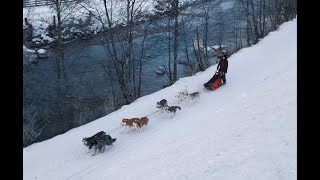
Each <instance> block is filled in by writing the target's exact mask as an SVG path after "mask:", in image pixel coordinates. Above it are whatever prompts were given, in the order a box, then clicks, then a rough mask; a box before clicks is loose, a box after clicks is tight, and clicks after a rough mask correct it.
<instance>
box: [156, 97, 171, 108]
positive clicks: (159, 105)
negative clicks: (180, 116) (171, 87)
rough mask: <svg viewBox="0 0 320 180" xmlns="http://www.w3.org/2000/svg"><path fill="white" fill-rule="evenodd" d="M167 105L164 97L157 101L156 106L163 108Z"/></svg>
mask: <svg viewBox="0 0 320 180" xmlns="http://www.w3.org/2000/svg"><path fill="white" fill-rule="evenodd" d="M166 106H168V102H167V100H166V99H162V100H161V101H159V102H157V106H156V107H157V108H164V107H166Z"/></svg>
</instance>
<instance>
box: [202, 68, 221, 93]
mask: <svg viewBox="0 0 320 180" xmlns="http://www.w3.org/2000/svg"><path fill="white" fill-rule="evenodd" d="M221 85H222V79H221V75H220V74H219V72H216V73H215V74H214V75H213V77H212V78H211V79H210V80H209V81H208V82H206V83H205V84H203V86H204V87H205V88H207V89H210V90H216V89H217V88H219V87H220V86H221Z"/></svg>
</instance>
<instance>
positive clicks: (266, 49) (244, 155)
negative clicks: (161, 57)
mask: <svg viewBox="0 0 320 180" xmlns="http://www.w3.org/2000/svg"><path fill="white" fill-rule="evenodd" d="M215 69H216V65H214V66H212V67H210V68H208V69H207V70H206V71H205V72H200V73H198V74H196V75H195V76H192V77H187V78H182V79H180V80H179V81H177V82H176V83H175V84H174V85H173V86H171V87H168V88H165V89H163V90H161V91H158V92H156V93H153V94H150V95H148V96H144V97H141V98H139V99H138V100H136V101H135V102H134V103H132V104H130V105H128V106H124V107H122V108H121V109H119V110H118V111H116V112H114V113H111V114H109V115H107V116H105V117H103V118H100V119H98V120H96V121H93V122H91V123H89V124H87V125H84V126H81V127H78V128H75V129H72V130H70V131H68V132H66V133H65V134H62V135H59V136H56V137H54V138H52V139H49V140H46V141H44V142H40V143H36V144H33V145H31V146H29V147H27V148H24V149H23V177H24V179H26V180H33V179H37V180H39V179H40V180H65V179H70V180H98V179H99V180H106V179H119V180H120V179H121V180H150V179H152V180H164V179H170V180H178V179H179V180H180V179H191V180H212V179H217V180H253V179H259V180H292V179H296V178H297V19H294V20H293V21H290V22H287V23H284V24H283V25H281V26H280V28H279V30H278V31H276V32H271V33H270V34H269V35H267V36H266V37H265V38H264V39H262V40H261V41H260V42H259V43H258V44H257V45H254V46H252V47H249V48H245V49H242V50H240V51H239V52H237V53H236V54H234V55H232V56H231V57H230V58H229V69H228V74H227V84H226V85H225V86H222V87H221V88H219V89H217V90H216V91H208V90H205V89H203V84H204V83H205V82H207V81H208V80H209V79H210V78H211V77H212V75H213V74H214V72H215ZM184 89H187V90H188V91H189V92H193V91H199V92H200V100H199V101H198V102H189V101H181V102H178V100H177V98H176V97H175V95H176V94H177V92H179V91H182V90H184ZM164 98H165V99H167V100H168V104H169V105H178V106H180V107H181V108H182V109H181V110H180V111H177V113H176V114H175V115H174V116H172V115H169V114H168V113H154V114H152V113H153V112H155V111H157V108H156V102H158V101H160V100H161V99H164ZM150 114H151V115H150ZM146 115H149V116H148V117H149V119H150V121H149V124H148V125H147V126H146V127H145V128H144V129H143V130H142V131H141V133H139V131H138V130H135V129H125V128H119V127H120V123H121V120H122V119H123V118H134V117H142V116H146ZM171 116H172V117H171ZM117 128H118V129H117ZM101 130H103V131H106V132H110V131H113V130H114V131H113V132H111V133H110V135H111V136H112V137H113V138H117V141H116V142H115V143H114V145H113V146H108V147H106V150H105V152H104V153H102V154H97V155H95V156H91V155H92V152H88V148H87V147H86V146H84V145H83V143H82V138H83V137H89V136H92V135H93V134H95V133H97V132H99V131H101Z"/></svg>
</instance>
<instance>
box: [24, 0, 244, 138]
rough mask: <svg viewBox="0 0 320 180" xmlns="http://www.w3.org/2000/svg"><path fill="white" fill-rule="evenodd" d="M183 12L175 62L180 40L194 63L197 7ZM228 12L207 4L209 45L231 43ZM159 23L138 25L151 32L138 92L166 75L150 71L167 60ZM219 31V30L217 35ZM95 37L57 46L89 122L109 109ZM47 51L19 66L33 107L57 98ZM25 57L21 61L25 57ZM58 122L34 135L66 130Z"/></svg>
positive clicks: (102, 53) (159, 84) (101, 51)
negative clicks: (42, 56)
mask: <svg viewBox="0 0 320 180" xmlns="http://www.w3.org/2000/svg"><path fill="white" fill-rule="evenodd" d="M230 2H231V1H230ZM212 6H213V5H212ZM235 6H236V5H234V7H233V8H236V7H235ZM187 10H188V9H187ZM186 12H187V13H185V15H183V16H181V17H180V21H181V20H182V18H183V20H184V21H185V23H186V24H185V26H184V27H182V26H180V28H181V29H180V36H179V49H178V60H179V61H184V60H186V55H185V50H184V48H185V44H187V47H188V49H189V53H190V57H191V58H192V59H193V61H195V60H194V56H192V54H193V48H192V45H193V40H195V39H196V28H197V27H198V29H199V31H200V32H199V33H200V34H202V36H203V23H204V21H203V16H201V15H199V14H201V12H202V9H201V6H200V5H198V6H194V7H192V11H191V9H189V10H188V11H186ZM230 12H232V9H228V10H225V11H222V13H223V17H222V16H221V9H219V8H212V10H211V11H210V16H211V17H212V18H211V19H210V20H209V34H208V45H209V46H213V45H218V44H219V43H222V44H223V45H226V46H227V47H228V46H232V42H233V34H232V28H233V26H234V22H233V21H232V19H234V16H235V15H236V13H230ZM238 19H239V17H238ZM165 21H166V20H164V19H162V20H158V21H155V22H152V23H151V24H150V23H149V22H145V23H142V24H140V26H147V24H149V26H148V27H149V28H150V29H151V30H152V32H154V33H151V34H149V35H148V36H147V38H146V41H145V43H146V45H145V48H146V51H145V56H144V58H143V67H142V68H143V70H142V87H141V91H142V92H141V95H142V96H144V95H148V94H151V93H153V92H156V91H158V90H160V89H162V88H163V87H164V85H165V84H166V83H167V79H168V78H167V76H166V75H157V74H156V73H155V70H156V68H157V67H159V66H163V65H166V66H167V64H168V62H167V61H168V50H167V49H168V47H167V43H166V38H165V37H166V35H167V33H166V29H165V28H162V29H161V28H159V27H160V25H161V24H164V22H165ZM221 30H223V34H222V33H221ZM201 31H202V32H201ZM244 34H245V33H243V34H242V36H243V35H244ZM99 38H103V36H102V37H96V38H94V39H91V40H79V41H74V42H71V43H69V44H66V45H64V47H63V50H64V55H65V58H64V61H65V66H66V72H67V77H68V81H69V83H70V88H71V92H72V94H73V96H74V98H76V99H78V100H80V101H86V102H88V103H92V106H91V108H92V109H94V110H93V112H91V113H93V114H92V116H91V121H92V120H94V119H97V118H100V117H102V116H104V115H106V114H108V113H110V112H111V110H109V112H108V110H105V109H106V108H105V107H104V106H105V105H106V104H105V100H106V99H108V98H111V87H110V81H109V79H108V78H107V74H106V72H105V71H104V70H103V68H102V66H101V62H103V61H105V60H106V59H107V58H106V57H107V53H106V49H105V48H104V47H103V46H102V45H101V44H100V43H98V42H99ZM221 38H222V42H221ZM244 38H245V37H243V39H244ZM185 40H186V41H185ZM141 41H142V37H137V38H135V39H134V42H135V44H136V46H135V47H134V48H135V49H136V51H135V55H136V56H137V55H139V53H140V50H139V49H140V45H139V44H141ZM48 51H49V58H47V59H42V60H40V61H39V63H37V64H28V63H27V64H25V65H24V85H25V87H27V88H25V89H24V93H25V96H26V99H27V100H28V102H32V103H34V104H36V105H37V106H38V107H47V108H48V109H49V108H51V105H53V104H52V102H53V101H54V100H55V99H56V98H57V93H56V92H57V75H56V71H55V69H56V65H55V59H54V57H53V56H52V54H51V53H50V50H48ZM137 57H138V56H137ZM172 59H173V58H172ZM26 60H27V59H25V61H26ZM216 62H217V59H216V57H212V58H211V59H210V65H213V64H215V63H216ZM136 70H137V71H138V70H139V69H138V68H137V69H136ZM184 71H185V66H184V65H181V64H178V78H181V77H185V76H188V74H185V73H184ZM40 113H41V112H40ZM42 113H44V112H42ZM47 116H50V115H47ZM43 117H45V116H43ZM64 121H65V120H64ZM64 121H62V120H59V119H54V120H52V119H51V120H50V123H49V124H48V125H47V126H46V127H45V128H44V129H43V131H42V134H41V136H40V137H38V141H40V140H44V139H48V138H51V137H53V136H55V135H57V134H61V133H63V132H65V131H67V130H68V128H65V123H66V122H64ZM88 122H89V121H88Z"/></svg>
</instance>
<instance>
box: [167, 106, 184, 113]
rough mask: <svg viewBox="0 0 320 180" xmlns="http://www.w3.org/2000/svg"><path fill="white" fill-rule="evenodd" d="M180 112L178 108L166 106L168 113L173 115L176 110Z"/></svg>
mask: <svg viewBox="0 0 320 180" xmlns="http://www.w3.org/2000/svg"><path fill="white" fill-rule="evenodd" d="M178 109H179V110H181V107H180V106H167V108H166V111H167V112H169V113H175V112H176V111H177V110H178Z"/></svg>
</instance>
